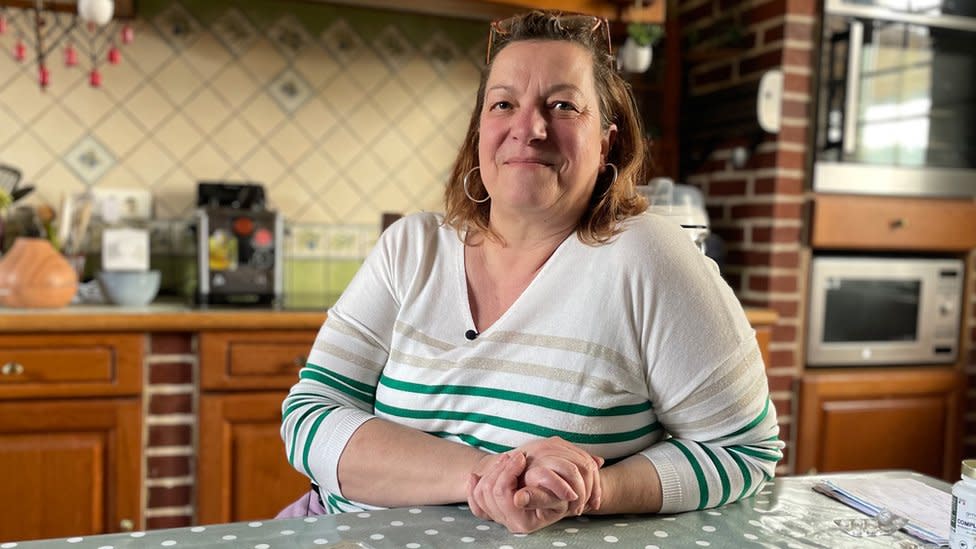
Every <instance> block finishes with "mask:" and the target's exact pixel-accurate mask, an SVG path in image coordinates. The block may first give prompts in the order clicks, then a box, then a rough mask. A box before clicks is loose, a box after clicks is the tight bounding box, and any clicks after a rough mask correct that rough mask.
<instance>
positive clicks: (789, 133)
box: [779, 126, 809, 145]
mask: <svg viewBox="0 0 976 549" xmlns="http://www.w3.org/2000/svg"><path fill="white" fill-rule="evenodd" d="M808 131H809V129H808V128H807V126H783V127H781V128H780V129H779V141H780V143H796V144H799V145H805V144H806V142H807V133H808Z"/></svg>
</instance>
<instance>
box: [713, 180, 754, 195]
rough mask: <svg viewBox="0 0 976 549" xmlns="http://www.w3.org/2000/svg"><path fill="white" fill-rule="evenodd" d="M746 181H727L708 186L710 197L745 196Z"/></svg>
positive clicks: (715, 182) (714, 182)
mask: <svg viewBox="0 0 976 549" xmlns="http://www.w3.org/2000/svg"><path fill="white" fill-rule="evenodd" d="M745 194H746V180H745V179H725V180H722V181H712V182H711V183H709V184H708V196H709V197H712V196H745Z"/></svg>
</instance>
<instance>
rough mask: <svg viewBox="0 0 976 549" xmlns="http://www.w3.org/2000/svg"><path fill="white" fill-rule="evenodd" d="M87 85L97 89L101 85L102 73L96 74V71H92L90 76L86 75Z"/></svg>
mask: <svg viewBox="0 0 976 549" xmlns="http://www.w3.org/2000/svg"><path fill="white" fill-rule="evenodd" d="M88 83H89V84H91V87H93V88H97V87H99V86H101V85H102V73H100V72H98V69H92V71H91V74H89V75H88Z"/></svg>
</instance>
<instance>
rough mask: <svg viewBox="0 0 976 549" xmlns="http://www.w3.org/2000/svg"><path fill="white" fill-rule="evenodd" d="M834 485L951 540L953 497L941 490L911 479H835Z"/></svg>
mask: <svg viewBox="0 0 976 549" xmlns="http://www.w3.org/2000/svg"><path fill="white" fill-rule="evenodd" d="M830 483H831V484H833V485H834V486H835V487H837V488H839V489H841V490H843V491H844V492H847V493H848V494H850V495H852V496H854V497H856V498H858V499H860V500H862V501H865V502H867V503H869V504H871V505H872V506H874V507H877V508H878V509H888V510H889V511H891V512H892V513H894V514H896V515H900V516H903V517H905V518H907V519H908V522H909V523H910V524H913V525H916V526H919V527H921V528H924V529H925V530H928V531H929V532H932V533H933V534H937V535H938V536H939V537H940V538H944V539H948V538H949V511H950V509H951V507H952V496H951V495H950V494H948V493H946V492H943V491H942V490H939V489H938V488H933V487H931V486H929V485H927V484H924V483H922V482H919V481H917V480H915V479H911V478H885V479H871V480H870V481H865V480H864V479H859V478H834V479H830Z"/></svg>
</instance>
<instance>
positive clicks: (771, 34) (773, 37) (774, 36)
mask: <svg viewBox="0 0 976 549" xmlns="http://www.w3.org/2000/svg"><path fill="white" fill-rule="evenodd" d="M785 36H786V24H785V23H781V24H779V25H776V26H775V27H771V28H768V29H766V32H764V33H763V44H770V43H773V42H779V41H781V40H783V38H784V37H785Z"/></svg>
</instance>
